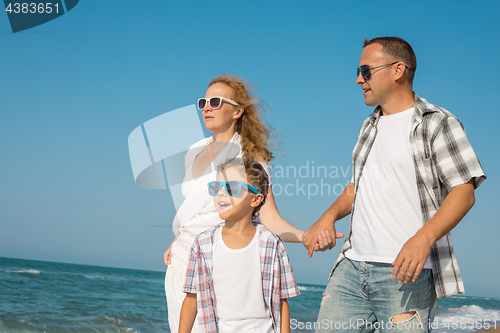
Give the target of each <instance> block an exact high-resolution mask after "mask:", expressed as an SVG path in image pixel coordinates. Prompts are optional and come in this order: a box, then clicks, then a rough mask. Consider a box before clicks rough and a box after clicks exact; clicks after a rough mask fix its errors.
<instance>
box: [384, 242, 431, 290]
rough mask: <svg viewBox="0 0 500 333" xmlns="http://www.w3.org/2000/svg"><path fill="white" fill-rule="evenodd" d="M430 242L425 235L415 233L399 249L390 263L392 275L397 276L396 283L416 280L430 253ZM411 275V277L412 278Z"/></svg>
mask: <svg viewBox="0 0 500 333" xmlns="http://www.w3.org/2000/svg"><path fill="white" fill-rule="evenodd" d="M432 245H433V244H432V242H430V241H429V240H427V239H426V238H425V236H421V235H420V234H418V233H417V234H416V235H415V236H413V237H411V238H410V239H409V240H408V241H407V242H406V243H405V244H404V245H403V247H402V248H401V251H399V254H398V256H397V257H396V260H394V262H393V263H392V265H393V266H394V268H393V270H392V277H393V278H396V277H398V274H399V277H398V283H402V282H403V281H404V283H408V282H410V279H411V280H412V281H413V282H415V281H417V279H418V277H419V276H420V273H422V269H423V268H424V265H425V263H426V262H427V259H428V258H429V255H430V254H431V247H432ZM412 277H413V279H412Z"/></svg>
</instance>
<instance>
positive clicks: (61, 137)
mask: <svg viewBox="0 0 500 333" xmlns="http://www.w3.org/2000/svg"><path fill="white" fill-rule="evenodd" d="M499 12H500V3H499V2H498V1H482V2H481V4H480V5H478V4H477V3H473V2H471V1H440V2H435V1H421V2H418V3H415V2H413V1H407V2H405V1H378V2H368V1H342V2H340V1H309V2H305V1H296V2H291V1H286V2H285V1H272V2H265V1H253V2H229V1H227V2H217V3H215V2H202V1H199V2H191V1H185V2H180V1H178V2H177V1H176V2H172V1H149V2H144V3H143V2H138V1H118V0H108V1H96V0H86V1H80V3H79V4H78V5H77V6H76V7H75V8H74V9H73V10H72V11H71V12H69V13H67V14H66V15H63V16H61V17H60V18H58V19H56V20H54V21H51V22H49V23H46V24H44V25H41V26H39V27H36V28H33V29H30V30H27V31H25V32H20V33H16V34H13V33H12V32H11V30H10V26H9V22H8V18H7V15H6V14H1V13H0V45H1V50H2V51H1V52H0V60H1V63H2V64H3V65H2V71H1V73H2V74H1V75H0V88H1V89H0V108H1V118H0V119H1V123H2V125H3V126H2V131H0V140H1V145H0V153H1V156H2V161H1V163H0V172H1V178H0V199H1V201H2V204H1V207H2V209H1V210H0V226H1V229H0V230H1V232H0V256H5V257H14V258H26V259H37V260H49V261H61V262H71V263H82V264H91V265H104V266H115V267H127V268H137V269H151V270H163V269H164V265H163V260H162V254H163V252H164V251H165V249H166V248H167V247H168V245H169V244H170V242H171V241H172V240H173V234H172V231H171V228H170V225H171V223H172V220H173V217H174V215H175V209H174V207H173V204H172V199H171V197H170V195H169V193H168V192H167V191H162V190H145V189H142V188H139V187H138V186H137V185H135V183H134V179H133V175H132V170H131V167H130V160H129V156H128V147H127V138H128V135H129V134H130V132H132V130H133V129H134V128H136V127H137V126H139V125H140V124H142V123H144V122H145V121H147V120H149V119H152V118H154V117H156V116H158V115H160V114H163V113H165V112H167V111H170V110H174V109H177V108H180V107H183V106H186V105H190V104H193V103H195V101H196V99H197V98H199V97H202V96H203V95H204V94H205V90H206V87H207V84H208V82H209V81H210V79H211V78H213V77H214V76H216V75H219V74H221V73H234V74H237V75H239V76H241V77H243V78H245V79H247V80H249V81H250V82H252V83H253V84H255V85H256V86H257V87H258V92H259V97H260V98H261V99H262V100H264V101H265V102H266V103H267V104H268V112H267V115H266V120H267V121H268V122H269V123H270V124H271V125H272V126H274V127H275V128H277V129H278V130H279V134H280V138H281V140H282V142H283V149H284V150H285V151H286V152H287V154H286V155H284V156H278V158H277V159H276V160H275V161H274V165H275V171H274V172H277V171H278V170H286V168H287V167H289V168H292V169H293V168H295V169H296V170H297V171H298V169H299V168H300V167H301V166H307V165H309V170H311V168H312V165H313V164H314V166H326V167H328V168H330V167H333V168H337V169H338V170H339V177H338V178H334V177H328V179H324V181H325V182H328V183H329V184H330V186H336V185H337V184H340V185H345V183H346V182H347V181H348V180H349V178H350V172H351V170H350V169H349V168H350V165H351V162H350V156H351V151H352V148H353V147H354V144H355V141H356V137H357V132H358V129H359V126H360V125H361V122H362V121H363V119H364V118H365V117H366V116H367V115H368V114H370V113H371V112H372V108H370V107H367V106H365V105H364V103H363V97H362V91H361V89H360V87H359V86H357V85H356V84H355V83H354V81H355V69H356V67H357V66H358V62H359V55H360V53H361V50H362V47H361V46H362V43H363V40H364V39H365V38H373V37H377V36H388V35H389V36H399V37H402V38H404V39H406V40H407V41H409V42H410V44H411V45H412V46H413V48H414V50H415V52H416V54H417V61H418V69H417V72H416V77H415V81H414V89H415V91H416V92H417V93H418V94H419V95H420V96H421V97H424V98H426V99H427V100H428V101H429V102H431V103H434V104H437V105H439V106H442V107H444V108H446V109H448V110H449V111H451V112H452V113H454V114H455V115H456V116H457V117H458V118H459V119H460V120H461V121H462V123H463V124H464V126H465V128H466V131H467V134H468V137H469V140H470V141H471V143H472V145H473V147H474V149H475V151H476V153H477V154H478V156H479V159H480V161H481V163H482V165H483V168H484V170H485V171H486V174H487V175H488V179H487V181H486V182H485V183H484V184H483V185H482V186H481V187H480V188H479V189H478V191H476V205H475V207H474V208H473V209H472V211H471V212H470V213H469V214H468V215H467V217H466V218H465V219H464V220H463V221H462V222H461V223H460V224H459V226H458V227H457V228H456V229H455V230H454V231H453V232H452V235H453V240H454V246H455V250H456V253H457V257H458V262H459V265H460V268H461V271H462V275H463V277H464V281H465V287H466V294H468V295H477V296H492V297H500V288H499V287H498V283H497V276H498V275H499V274H500V268H498V265H497V264H496V262H497V261H498V260H497V259H496V256H498V254H499V245H498V244H499V239H498V235H499V234H500V226H499V223H498V216H499V214H500V211H499V205H498V203H497V199H498V194H497V191H496V189H497V188H498V185H499V182H498V175H499V172H498V164H499V163H500V160H499V157H498V152H499V150H498V148H497V146H496V143H497V142H498V140H497V139H496V137H495V136H496V135H495V133H497V132H498V130H497V129H496V127H495V125H496V123H497V122H498V121H499V120H500V117H499V115H498V106H497V96H498V93H497V92H495V91H496V79H497V78H496V76H495V75H496V70H495V68H496V63H497V61H498V59H499V58H500V46H499V44H498V42H497V40H496V39H495V38H496V37H495V36H496V35H497V34H498V33H499V32H500V22H499V21H498V19H497V18H498V14H499ZM206 134H208V133H206ZM174 140H175V138H173V144H175V142H174ZM280 168H281V169H280ZM292 169H289V170H292ZM303 170H305V169H303ZM347 170H348V171H349V174H348V175H347V176H346V177H344V175H342V171H344V173H345V172H346V171H347ZM285 174H286V173H285ZM303 175H304V174H303ZM297 181H299V182H300V184H302V183H305V184H306V186H307V185H308V184H318V185H319V184H320V181H321V179H319V178H312V177H309V178H306V177H304V178H301V177H300V176H297V177H293V175H291V174H290V175H289V177H281V175H277V174H275V178H274V184H275V186H276V185H278V184H280V185H281V186H285V185H287V184H289V183H293V184H296V182H297ZM340 185H338V186H340ZM311 186H312V185H311ZM338 188H339V187H337V189H338ZM276 189H277V186H276ZM337 192H338V191H337ZM289 193H290V192H289ZM335 198H336V195H335V194H330V195H327V194H325V193H324V195H319V194H318V195H316V196H312V197H310V198H309V199H308V197H307V195H303V194H302V193H301V192H299V193H297V192H295V194H294V195H286V194H284V193H282V194H281V195H277V198H276V200H277V203H278V208H279V210H280V212H281V213H282V215H283V216H284V217H285V218H287V219H288V220H289V221H290V222H292V223H293V224H295V225H296V226H297V227H299V228H301V229H306V228H307V227H308V226H310V225H311V224H312V223H314V222H315V221H316V220H317V218H319V217H320V215H321V214H322V212H323V211H324V210H325V209H326V208H327V207H328V206H329V205H330V204H331V203H332V202H333V200H334V199H335ZM337 226H338V229H340V231H344V232H347V228H348V220H347V219H346V220H343V221H340V222H338V223H337ZM287 250H288V251H289V254H290V257H291V261H292V264H293V266H294V271H295V274H296V278H297V280H298V281H299V282H302V283H318V284H325V283H326V279H327V276H328V273H329V272H330V270H331V267H332V265H333V262H334V261H335V259H336V258H337V255H338V247H336V248H335V249H334V250H332V251H329V252H326V253H317V254H315V255H314V256H313V258H312V259H308V258H307V253H306V251H305V249H304V248H303V247H302V245H300V244H290V245H287Z"/></svg>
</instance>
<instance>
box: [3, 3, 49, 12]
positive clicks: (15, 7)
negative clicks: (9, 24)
mask: <svg viewBox="0 0 500 333" xmlns="http://www.w3.org/2000/svg"><path fill="white" fill-rule="evenodd" d="M5 11H6V12H9V14H10V13H14V14H19V13H23V14H27V13H31V14H35V13H38V14H43V13H47V14H50V13H52V11H55V12H56V13H59V4H58V3H54V4H52V3H51V2H47V3H38V4H36V3H14V4H12V3H9V5H8V6H7V8H6V9H5Z"/></svg>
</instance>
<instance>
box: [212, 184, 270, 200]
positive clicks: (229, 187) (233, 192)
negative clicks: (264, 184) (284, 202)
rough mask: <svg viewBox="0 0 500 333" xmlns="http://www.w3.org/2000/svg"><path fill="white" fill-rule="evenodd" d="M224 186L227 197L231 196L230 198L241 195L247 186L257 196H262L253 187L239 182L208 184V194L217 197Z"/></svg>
mask: <svg viewBox="0 0 500 333" xmlns="http://www.w3.org/2000/svg"><path fill="white" fill-rule="evenodd" d="M223 186H224V189H225V191H226V193H227V195H229V196H230V197H235V196H237V195H238V194H240V192H241V187H242V186H245V187H246V188H247V189H249V190H250V191H252V192H253V193H255V194H260V192H259V190H257V189H256V188H255V187H253V186H252V185H249V184H247V183H243V182H240V181H237V180H229V181H227V182H220V181H217V180H215V181H213V182H210V183H208V194H210V195H211V196H216V195H217V193H219V191H220V189H221V188H222V187H223Z"/></svg>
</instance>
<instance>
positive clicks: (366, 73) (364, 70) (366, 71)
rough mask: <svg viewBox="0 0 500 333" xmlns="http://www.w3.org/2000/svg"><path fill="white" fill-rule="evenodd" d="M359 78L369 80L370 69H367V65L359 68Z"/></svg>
mask: <svg viewBox="0 0 500 333" xmlns="http://www.w3.org/2000/svg"><path fill="white" fill-rule="evenodd" d="M361 76H362V77H363V79H365V80H369V79H370V78H371V77H372V73H371V71H370V67H368V66H367V65H363V66H361Z"/></svg>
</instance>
